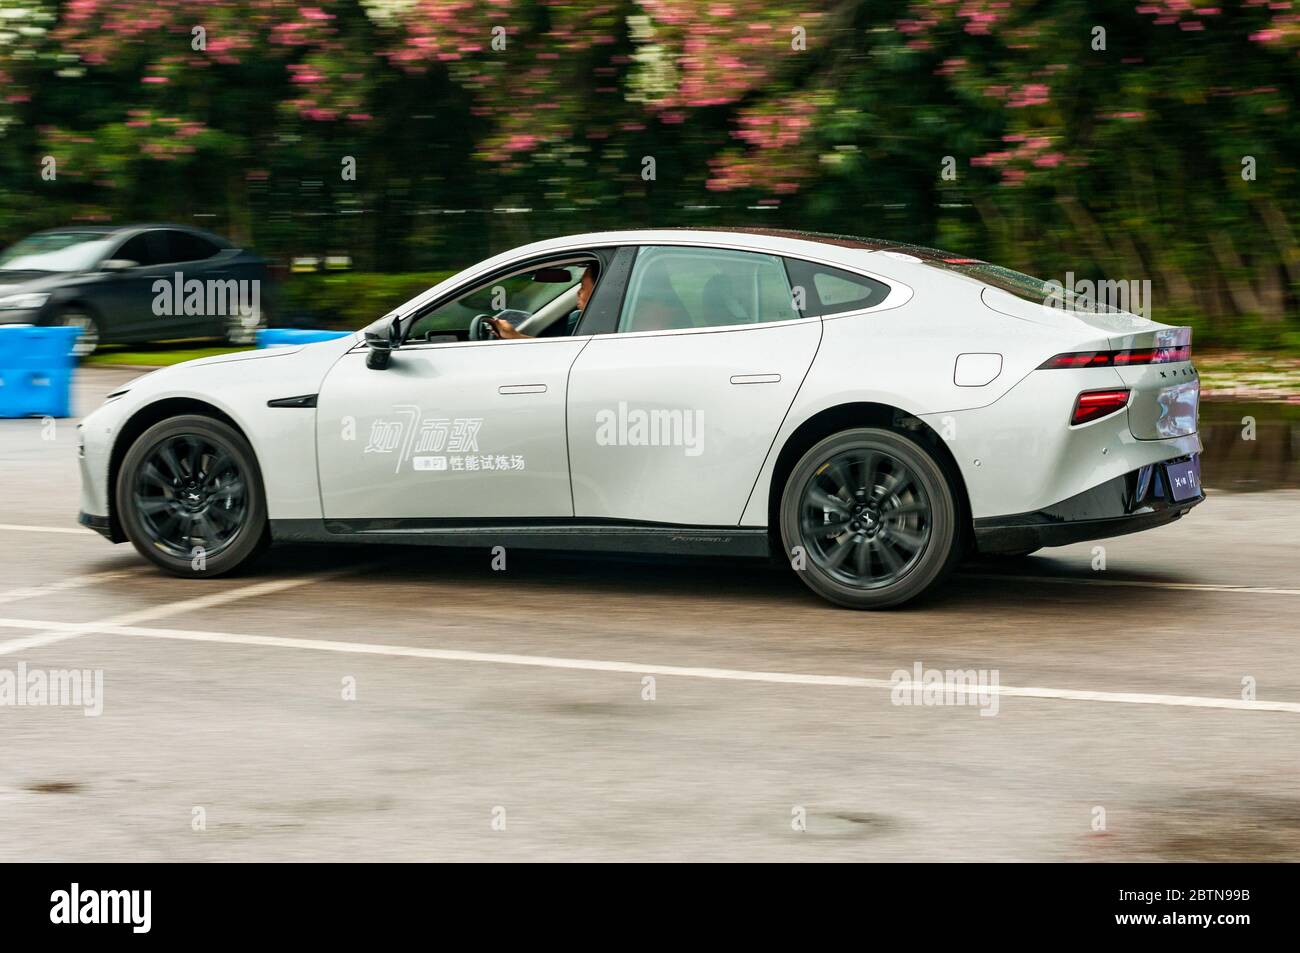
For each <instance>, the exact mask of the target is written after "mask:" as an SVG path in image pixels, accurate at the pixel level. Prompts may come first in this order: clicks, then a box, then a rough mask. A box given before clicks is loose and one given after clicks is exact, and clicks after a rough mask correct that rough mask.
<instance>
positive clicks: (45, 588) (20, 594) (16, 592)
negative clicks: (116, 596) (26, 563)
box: [0, 569, 132, 602]
mask: <svg viewBox="0 0 1300 953" xmlns="http://www.w3.org/2000/svg"><path fill="white" fill-rule="evenodd" d="M129 575H132V573H131V571H130V570H128V569H112V570H109V571H108V572H92V573H88V574H87V575H84V576H69V577H68V578H67V579H58V580H55V581H54V582H47V583H42V584H41V585H39V586H24V587H23V588H21V589H10V590H9V591H8V592H0V602H18V601H19V600H21V599H35V598H36V597H37V596H43V595H46V594H47V593H51V592H62V591H64V590H65V589H79V588H81V587H82V586H92V585H94V584H95V583H97V582H111V581H112V580H114V579H121V578H123V577H125V576H129Z"/></svg>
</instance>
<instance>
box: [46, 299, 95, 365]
mask: <svg viewBox="0 0 1300 953" xmlns="http://www.w3.org/2000/svg"><path fill="white" fill-rule="evenodd" d="M54 323H55V324H57V325H58V326H59V327H64V328H73V327H75V328H80V329H81V333H80V334H78V335H77V340H76V341H75V342H74V343H73V345H72V356H73V357H75V358H77V360H81V359H82V358H86V357H90V355H92V354H94V353H95V351H96V350H98V349H99V343H100V328H99V320H98V318H96V317H95V315H94V314H92V313H91V311H90V309H89V308H83V307H80V306H76V305H74V306H72V307H68V308H64V309H63V310H62V311H60V312H59V316H58V317H57V318H56V319H55V322H54Z"/></svg>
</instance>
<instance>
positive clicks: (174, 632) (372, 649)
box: [0, 619, 1300, 714]
mask: <svg viewBox="0 0 1300 953" xmlns="http://www.w3.org/2000/svg"><path fill="white" fill-rule="evenodd" d="M50 624H52V625H59V624H60V623H37V622H32V621H30V620H26V619H0V626H16V627H19V628H24V627H32V628H35V627H37V626H39V625H50ZM62 624H63V625H68V626H72V625H75V623H62ZM100 631H102V632H104V633H105V634H107V635H132V636H140V637H143V638H149V639H174V640H178V641H182V642H215V643H222V644H228V645H249V646H257V647H263V648H289V649H313V650H317V651H322V652H344V653H350V654H356V655H386V656H396V657H402V658H421V659H434V660H437V661H441V662H479V663H487V664H492V665H524V666H530V667H534V668H558V669H573V670H578V671H587V672H620V673H624V674H629V675H665V676H678V677H681V678H703V679H713V680H717V681H735V682H766V683H770V684H778V685H816V686H822V687H837V688H877V689H886V690H893V689H899V690H902V691H906V692H909V693H910V692H912V691H913V690H915V689H922V690H932V691H940V690H942V691H944V692H948V691H952V692H955V693H958V694H963V695H966V694H974V695H976V696H987V695H1001V696H1006V697H1011V698H1042V699H1052V700H1057V701H1085V702H1105V703H1109V704H1120V705H1165V706H1170V707H1176V708H1223V709H1232V710H1236V711H1272V712H1287V713H1289V714H1300V702H1282V701H1258V700H1256V701H1246V700H1244V699H1240V698H1210V697H1205V696H1199V695H1160V694H1152V693H1147V692H1096V691H1083V690H1079V689H1072V688H1019V687H1015V686H1011V685H987V686H985V687H983V688H980V687H978V686H972V685H966V684H964V683H955V682H945V683H944V684H943V685H937V684H936V685H927V684H924V683H917V682H913V681H911V680H910V679H909V680H908V681H906V682H895V681H893V680H892V679H884V678H862V677H859V676H855V675H813V674H807V673H802V672H760V671H751V670H746V669H733V668H695V667H687V666H680V665H654V664H643V663H640V662H612V661H604V660H601V659H580V658H556V657H552V656H545V655H513V654H505V653H499V652H469V651H463V650H460V649H425V648H418V647H415V646H406V645H382V644H374V643H369V642H336V641H332V640H329V639H290V638H285V637H283V636H274V635H240V634H237V633H233V632H198V631H193V630H190V629H162V628H152V627H143V626H136V625H130V624H127V623H123V624H119V625H106V626H103V627H102V628H101V629H100Z"/></svg>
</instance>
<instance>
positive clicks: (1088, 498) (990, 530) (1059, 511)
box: [975, 454, 1205, 553]
mask: <svg viewBox="0 0 1300 953" xmlns="http://www.w3.org/2000/svg"><path fill="white" fill-rule="evenodd" d="M1196 456H1197V455H1196V454H1190V455H1185V456H1181V457H1174V458H1171V459H1169V460H1164V461H1162V462H1160V463H1153V464H1150V465H1148V466H1144V467H1139V468H1138V469H1137V470H1133V471H1131V472H1129V473H1125V474H1123V475H1121V476H1117V477H1115V478H1114V479H1111V480H1107V481H1106V482H1105V483H1101V484H1099V485H1097V486H1095V487H1093V488H1091V489H1089V490H1085V491H1084V492H1082V493H1079V494H1078V495H1076V496H1072V497H1070V498H1069V499H1067V500H1062V501H1061V502H1059V503H1054V504H1052V505H1051V506H1048V507H1044V508H1043V509H1041V510H1035V511H1034V512H1032V513H1017V514H1015V515H1013V516H993V517H988V518H985V519H977V520H975V545H976V547H977V548H978V549H979V551H980V552H982V553H1015V552H1024V551H1026V550H1031V549H1037V548H1038V547H1040V546H1067V545H1069V544H1070V543H1079V542H1083V541H1084V540H1089V539H1105V538H1107V537H1110V536H1123V535H1125V534H1127V533H1140V532H1141V531H1142V530H1146V529H1152V528H1153V527H1156V526H1163V525H1164V524H1165V523H1171V522H1173V521H1174V520H1176V519H1179V518H1180V517H1181V516H1182V515H1183V514H1184V513H1186V512H1187V511H1188V510H1190V509H1191V508H1192V507H1193V506H1196V505H1197V504H1199V503H1201V502H1203V501H1204V500H1205V493H1204V491H1202V492H1201V493H1200V494H1198V495H1197V496H1194V497H1192V498H1190V499H1186V500H1175V499H1174V498H1173V494H1172V492H1171V490H1170V487H1169V480H1168V477H1167V475H1166V471H1165V466H1166V465H1167V464H1171V463H1180V462H1185V461H1187V460H1191V459H1194V458H1195V457H1196Z"/></svg>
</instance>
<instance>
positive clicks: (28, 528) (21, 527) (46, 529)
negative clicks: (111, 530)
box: [0, 523, 94, 534]
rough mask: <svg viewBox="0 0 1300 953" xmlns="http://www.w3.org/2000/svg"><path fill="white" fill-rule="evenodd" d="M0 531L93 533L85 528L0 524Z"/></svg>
mask: <svg viewBox="0 0 1300 953" xmlns="http://www.w3.org/2000/svg"><path fill="white" fill-rule="evenodd" d="M0 529H7V530H12V531H14V532H15V533H78V534H81V533H93V532H94V530H93V529H88V528H87V527H85V526H27V525H25V524H23V523H0Z"/></svg>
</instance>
